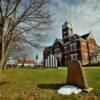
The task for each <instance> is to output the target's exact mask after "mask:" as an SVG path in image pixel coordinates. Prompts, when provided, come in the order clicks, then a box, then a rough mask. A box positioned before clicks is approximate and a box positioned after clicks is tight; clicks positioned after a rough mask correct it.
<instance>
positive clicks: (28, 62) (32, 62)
mask: <svg viewBox="0 0 100 100" xmlns="http://www.w3.org/2000/svg"><path fill="white" fill-rule="evenodd" d="M23 62H24V64H36V61H34V60H26V61H18V62H17V64H22V63H23Z"/></svg>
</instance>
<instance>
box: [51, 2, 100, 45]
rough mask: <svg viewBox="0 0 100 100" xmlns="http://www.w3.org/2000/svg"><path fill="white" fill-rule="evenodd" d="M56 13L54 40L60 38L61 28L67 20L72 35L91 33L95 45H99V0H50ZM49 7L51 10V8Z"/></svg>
mask: <svg viewBox="0 0 100 100" xmlns="http://www.w3.org/2000/svg"><path fill="white" fill-rule="evenodd" d="M51 2H52V7H53V9H54V10H55V12H56V15H55V16H54V19H56V20H55V21H54V23H53V26H54V29H53V30H52V32H53V34H56V35H55V38H56V37H58V38H61V26H62V24H63V23H64V21H66V20H68V21H70V22H71V23H72V24H73V28H74V33H77V34H79V35H82V34H86V33H87V32H89V31H90V30H91V31H92V32H93V35H94V37H95V38H96V40H97V43H99V44H100V40H99V39H98V37H100V34H99V32H100V29H99V26H100V14H99V12H100V0H51ZM52 7H51V8H52Z"/></svg>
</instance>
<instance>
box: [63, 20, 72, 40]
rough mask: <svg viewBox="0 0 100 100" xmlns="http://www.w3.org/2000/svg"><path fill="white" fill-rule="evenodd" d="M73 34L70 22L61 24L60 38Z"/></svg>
mask: <svg viewBox="0 0 100 100" xmlns="http://www.w3.org/2000/svg"><path fill="white" fill-rule="evenodd" d="M71 35H73V28H72V24H70V23H69V22H67V21H66V22H65V23H64V24H63V25H62V38H63V39H66V38H67V37H69V36H71Z"/></svg>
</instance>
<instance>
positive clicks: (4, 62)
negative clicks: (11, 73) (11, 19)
mask: <svg viewBox="0 0 100 100" xmlns="http://www.w3.org/2000/svg"><path fill="white" fill-rule="evenodd" d="M10 44H11V41H10V42H9V44H8V46H7V47H6V49H4V48H3V47H2V58H1V65H2V70H4V69H5V68H6V62H7V57H8V52H9V49H10ZM3 50H4V51H3Z"/></svg>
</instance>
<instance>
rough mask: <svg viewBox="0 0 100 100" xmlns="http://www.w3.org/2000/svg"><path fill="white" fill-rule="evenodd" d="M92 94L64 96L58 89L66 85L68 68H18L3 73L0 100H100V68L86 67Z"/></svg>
mask: <svg viewBox="0 0 100 100" xmlns="http://www.w3.org/2000/svg"><path fill="white" fill-rule="evenodd" d="M84 69H85V74H86V77H87V80H88V83H89V86H90V87H93V88H94V90H93V91H92V92H90V93H88V94H87V93H83V92H82V93H80V94H79V95H77V96H76V95H74V94H72V95H70V96H63V95H60V94H58V93H57V89H58V88H59V87H60V86H62V85H64V84H65V83H66V78H67V68H59V69H44V70H43V69H32V68H16V69H8V70H5V71H3V74H2V77H1V79H2V80H4V82H3V83H1V84H0V100H47V99H48V100H74V99H75V100H100V67H90V68H89V67H85V68H84Z"/></svg>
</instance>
